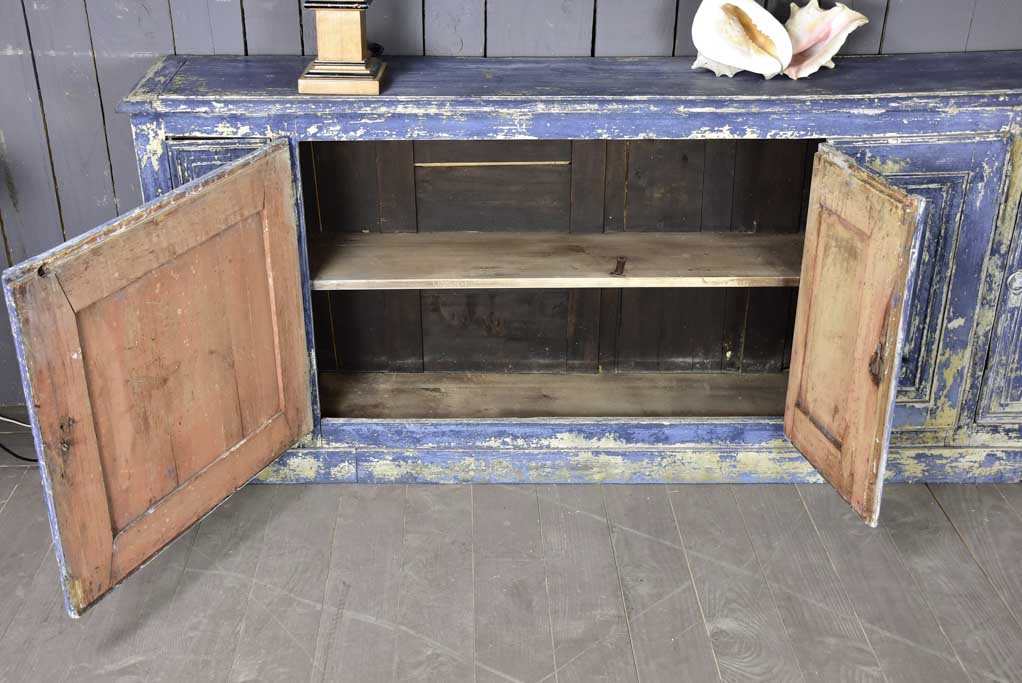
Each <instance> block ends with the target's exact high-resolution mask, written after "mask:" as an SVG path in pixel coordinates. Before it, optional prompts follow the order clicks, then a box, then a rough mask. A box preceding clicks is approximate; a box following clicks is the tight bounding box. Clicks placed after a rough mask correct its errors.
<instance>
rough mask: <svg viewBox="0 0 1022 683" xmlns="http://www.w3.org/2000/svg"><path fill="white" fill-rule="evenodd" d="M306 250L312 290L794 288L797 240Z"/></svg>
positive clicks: (433, 238) (595, 239) (330, 245)
mask: <svg viewBox="0 0 1022 683" xmlns="http://www.w3.org/2000/svg"><path fill="white" fill-rule="evenodd" d="M310 252H311V254H312V256H311V258H312V264H311V268H312V286H313V288H314V289H469V288H473V289H494V288H501V289H509V288H580V287H612V288H624V287H795V286H798V283H799V268H800V264H801V259H802V237H801V236H800V235H769V236H762V235H749V234H738V233H671V234H666V233H665V234H660V233H643V234H628V235H623V234H608V235H566V234H536V233H529V234H520V233H464V232H459V233H430V234H426V233H422V234H415V235H375V234H334V235H330V236H329V238H327V239H326V240H324V241H322V242H316V243H315V244H314V246H313V247H312V249H311V250H310ZM619 258H624V259H625V261H624V264H623V268H622V269H621V275H620V276H618V275H612V274H611V273H613V272H614V271H615V270H616V269H617V267H618V266H617V264H618V259H619Z"/></svg>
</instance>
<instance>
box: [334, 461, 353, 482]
mask: <svg viewBox="0 0 1022 683" xmlns="http://www.w3.org/2000/svg"><path fill="white" fill-rule="evenodd" d="M330 478H331V479H333V480H334V481H351V480H353V479H354V478H355V463H354V462H353V461H345V462H341V463H338V464H336V465H334V466H333V467H331V468H330Z"/></svg>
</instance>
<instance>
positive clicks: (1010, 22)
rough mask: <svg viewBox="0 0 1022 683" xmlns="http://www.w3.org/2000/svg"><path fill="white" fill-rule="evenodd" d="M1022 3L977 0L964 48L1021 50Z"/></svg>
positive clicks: (1002, 0) (1000, 0)
mask: <svg viewBox="0 0 1022 683" xmlns="http://www.w3.org/2000/svg"><path fill="white" fill-rule="evenodd" d="M1019 26H1022V5H1019V4H1018V3H1017V2H1012V0H976V4H975V7H974V9H973V11H972V21H971V23H970V25H969V40H968V43H967V44H966V48H965V49H966V50H970V51H972V50H1020V49H1022V34H1020V33H1019V30H1018V27H1019Z"/></svg>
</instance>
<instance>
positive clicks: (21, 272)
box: [7, 144, 312, 613]
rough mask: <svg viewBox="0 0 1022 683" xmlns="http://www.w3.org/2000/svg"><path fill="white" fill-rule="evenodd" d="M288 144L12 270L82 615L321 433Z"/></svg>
mask: <svg viewBox="0 0 1022 683" xmlns="http://www.w3.org/2000/svg"><path fill="white" fill-rule="evenodd" d="M296 235H297V223H296V214H295V205H294V192H293V188H292V179H291V159H290V154H289V150H288V148H287V146H286V145H285V144H276V145H273V146H271V147H269V148H268V149H267V150H265V151H264V152H261V153H259V154H256V155H253V156H251V157H249V158H248V159H247V160H246V161H242V162H240V164H239V165H237V166H235V167H233V168H230V169H228V170H226V171H225V172H223V173H222V174H220V175H218V176H214V177H211V178H210V179H209V180H207V181H205V182H204V183H202V184H200V185H198V186H196V187H193V188H192V189H191V190H189V191H186V192H185V193H178V194H176V195H172V196H170V197H168V198H167V199H165V200H163V201H161V202H159V203H156V204H154V205H150V206H148V207H144V208H143V209H142V210H140V211H138V212H135V213H134V214H131V215H129V216H128V217H126V218H125V219H123V220H121V221H118V222H115V223H112V224H110V225H108V226H105V227H103V228H101V229H98V230H97V231H95V232H94V233H91V234H90V235H88V236H86V237H85V238H83V239H82V240H79V241H77V242H73V243H71V244H69V245H67V246H65V247H63V248H61V249H60V250H58V251H55V252H53V253H51V254H47V255H43V256H42V257H41V258H39V259H37V260H35V261H33V262H30V263H27V264H25V265H23V266H21V267H19V268H18V269H16V270H13V271H10V272H9V273H8V276H7V278H8V283H7V284H8V287H10V288H11V290H12V292H11V293H12V297H13V300H14V303H15V309H16V311H17V315H18V320H19V321H20V323H21V326H22V329H23V343H24V348H25V354H26V357H27V359H28V373H29V379H30V383H31V387H32V400H33V403H34V404H35V406H36V412H37V417H38V420H39V426H40V432H41V435H42V440H43V445H44V450H43V457H44V462H45V464H46V468H47V472H48V473H49V478H50V481H51V485H50V490H48V492H47V493H48V494H49V495H50V496H51V497H52V501H53V505H54V508H55V509H56V512H57V515H56V517H57V520H56V521H57V530H58V532H59V538H58V549H59V551H60V552H62V553H63V557H64V563H65V567H64V577H63V578H64V583H65V590H66V592H67V594H68V598H69V606H70V609H71V611H72V612H74V613H79V612H81V611H82V610H83V609H85V608H86V607H87V606H88V605H90V604H91V603H92V602H94V601H95V600H96V599H97V598H98V597H99V596H101V595H102V594H103V593H105V592H106V591H107V590H109V589H110V588H111V587H112V586H113V585H115V584H116V583H118V582H119V581H120V580H121V579H123V578H124V577H125V576H126V575H127V574H129V573H131V572H132V571H134V570H135V569H137V568H138V566H139V565H140V564H141V563H142V562H144V561H145V560H147V559H148V558H150V557H151V556H152V555H153V554H154V553H156V552H157V551H159V550H160V549H161V548H162V547H163V546H165V545H166V544H167V543H169V542H170V541H172V540H173V539H174V538H176V537H177V536H179V535H180V534H181V533H183V532H184V531H185V530H187V529H188V527H190V526H191V525H192V524H194V523H195V522H196V521H198V520H199V519H200V518H201V517H202V516H203V515H205V514H206V513H207V512H208V511H209V510H210V509H211V508H212V507H214V506H215V505H217V504H218V503H220V502H221V501H222V500H224V499H225V498H226V497H227V496H229V495H230V494H231V493H233V492H234V491H235V490H236V489H237V488H239V487H240V486H241V485H243V484H244V483H245V482H246V481H247V480H248V479H250V478H251V477H253V476H254V475H255V474H257V473H258V472H259V471H260V470H261V469H262V468H263V467H265V466H266V465H267V464H268V463H269V462H270V461H271V460H272V459H273V458H274V457H276V456H277V455H279V454H280V453H281V452H283V451H284V450H286V449H287V447H289V446H291V445H292V444H293V443H294V442H295V441H296V440H297V439H299V438H300V437H301V436H302V435H304V434H305V433H306V432H308V431H309V429H310V428H311V421H312V417H311V405H310V401H309V394H308V387H309V366H308V356H307V353H306V344H305V327H304V324H303V317H302V316H303V310H302V299H301V291H300V280H299V264H298V249H297V240H296Z"/></svg>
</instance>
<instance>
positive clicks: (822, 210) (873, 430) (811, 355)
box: [784, 145, 923, 526]
mask: <svg viewBox="0 0 1022 683" xmlns="http://www.w3.org/2000/svg"><path fill="white" fill-rule="evenodd" d="M922 205H923V200H922V199H921V198H919V197H915V196H912V195H909V194H906V193H905V192H904V191H902V190H899V189H897V188H894V187H892V186H891V185H889V184H888V183H887V182H886V181H885V180H884V179H883V178H882V177H880V176H878V175H876V174H874V173H872V172H870V171H867V170H866V169H864V168H861V167H860V166H858V165H857V164H856V163H855V162H854V161H853V160H852V159H851V158H850V157H847V156H845V155H844V154H841V153H840V152H838V151H837V150H835V149H834V148H833V147H830V146H829V145H821V146H820V150H819V152H817V154H816V163H815V166H814V168H813V179H812V188H811V192H810V199H809V218H808V222H807V224H806V242H805V251H804V256H803V260H802V280H801V285H800V289H799V294H798V311H797V314H796V317H795V337H794V343H793V346H792V354H791V375H790V377H789V380H788V396H787V402H786V404H785V410H784V433H785V434H786V435H787V436H788V438H789V439H791V442H792V443H793V444H794V445H795V447H796V448H798V450H799V451H801V452H802V454H803V455H804V456H805V457H806V458H807V459H808V460H809V462H811V463H812V464H813V466H814V467H816V469H817V470H819V471H820V473H821V474H822V475H823V476H824V478H825V479H826V480H827V481H828V482H830V483H831V484H832V485H833V486H834V488H836V489H837V491H838V493H840V494H841V495H842V496H843V497H844V498H845V500H847V501H848V502H849V503H850V504H851V506H852V507H853V508H854V509H855V511H856V512H858V513H859V515H861V516H862V518H863V519H864V520H866V522H867V523H868V524H870V525H871V526H875V525H876V522H877V516H878V514H879V512H880V492H881V488H882V486H883V478H884V467H885V465H886V462H887V446H888V441H889V438H890V431H891V418H892V414H893V410H894V394H895V388H896V385H897V382H898V365H899V361H900V357H901V345H900V342H901V339H902V338H903V336H904V327H905V325H906V319H907V311H908V307H907V306H905V300H906V298H907V294H908V293H909V292H910V291H911V286H910V282H911V276H912V271H913V264H914V263H915V260H916V254H915V252H916V251H917V249H918V245H917V241H916V235H917V234H921V233H920V231H918V226H919V223H920V221H921V220H922Z"/></svg>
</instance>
